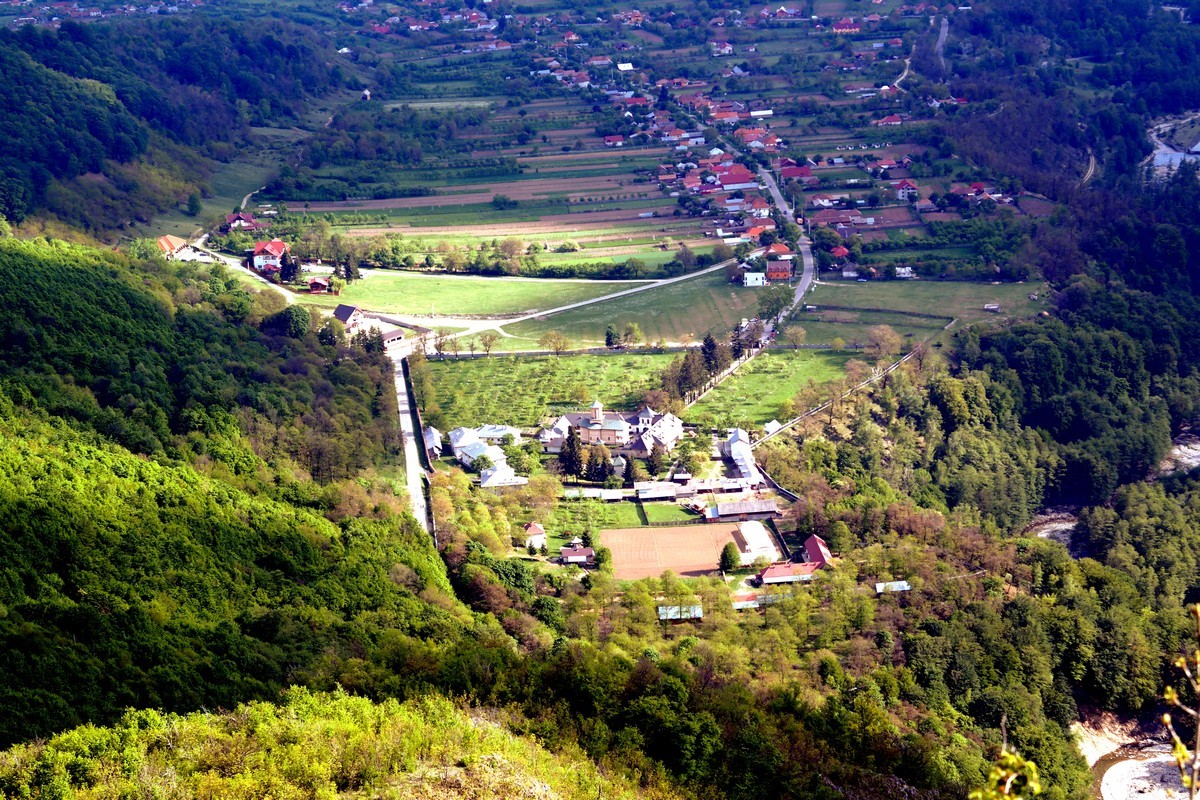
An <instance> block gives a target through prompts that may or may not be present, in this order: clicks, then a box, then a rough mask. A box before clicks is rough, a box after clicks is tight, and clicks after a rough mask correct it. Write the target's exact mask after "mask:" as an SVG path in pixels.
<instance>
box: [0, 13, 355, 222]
mask: <svg viewBox="0 0 1200 800" xmlns="http://www.w3.org/2000/svg"><path fill="white" fill-rule="evenodd" d="M151 40H153V41H154V42H155V43H156V46H155V47H146V46H145V43H146V42H147V41H151ZM328 49H329V47H328V43H327V41H326V40H325V37H324V36H322V35H320V34H318V33H316V32H315V31H314V30H312V29H311V28H307V27H304V26H299V25H295V24H292V23H289V22H286V21H280V20H275V21H274V22H273V23H272V24H271V25H270V26H260V25H252V24H250V23H248V22H245V21H240V20H237V19H234V18H226V17H208V16H204V15H192V16H189V17H188V18H187V19H170V18H166V19H154V20H147V19H130V20H121V21H116V22H105V23H90V24H82V23H77V22H72V21H67V22H64V23H63V24H62V26H61V27H60V28H59V29H57V30H53V29H48V28H36V27H33V26H25V27H22V28H20V29H17V30H8V29H5V30H4V31H0V50H2V51H3V55H0V66H2V67H3V72H4V75H5V76H6V78H7V80H6V81H5V82H4V84H5V85H4V87H3V88H0V118H3V123H0V125H2V126H3V133H4V136H3V137H0V215H3V216H4V217H5V218H6V219H8V220H10V221H13V222H20V221H21V220H23V219H24V218H25V217H26V216H27V215H29V214H32V213H34V212H38V211H50V212H51V213H53V214H54V215H56V216H58V217H59V218H61V219H63V220H64V221H66V222H68V223H70V224H73V225H76V226H79V227H83V228H86V229H88V230H90V231H93V232H95V233H97V234H103V233H104V232H105V231H106V230H110V229H115V228H122V227H124V226H126V225H128V224H129V223H130V222H132V221H141V222H145V221H148V220H149V219H151V218H152V217H153V215H154V214H155V213H158V212H161V211H162V210H164V209H167V208H171V207H174V206H176V205H178V204H179V203H181V202H182V201H183V200H185V199H186V198H187V197H188V195H189V194H191V193H194V192H198V191H202V190H203V189H204V188H205V186H206V179H207V175H208V173H209V172H210V171H211V167H210V166H208V164H207V163H206V161H205V159H204V156H208V157H216V158H224V159H227V158H229V157H231V156H232V155H233V154H234V152H235V149H236V146H237V144H238V143H239V142H241V141H243V139H244V137H245V134H246V132H247V130H248V129H249V126H251V125H266V124H272V123H282V122H287V121H289V120H294V119H295V118H296V117H297V115H299V114H301V113H303V111H304V109H305V102H306V100H307V99H309V98H311V97H313V96H315V95H321V94H323V93H326V92H328V91H329V90H330V89H331V88H334V87H337V86H339V85H341V83H342V82H343V80H344V79H343V76H342V75H341V73H340V71H339V70H337V69H336V68H335V69H330V68H329V67H328V65H327V64H326V61H325V57H326V53H327V52H328Z"/></svg>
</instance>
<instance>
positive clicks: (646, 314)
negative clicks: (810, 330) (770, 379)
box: [501, 270, 758, 350]
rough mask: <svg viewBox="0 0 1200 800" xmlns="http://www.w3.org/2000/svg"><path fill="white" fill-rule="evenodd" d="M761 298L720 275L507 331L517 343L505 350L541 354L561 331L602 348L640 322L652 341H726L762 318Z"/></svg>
mask: <svg viewBox="0 0 1200 800" xmlns="http://www.w3.org/2000/svg"><path fill="white" fill-rule="evenodd" d="M757 307H758V292H757V291H756V290H755V289H746V288H743V287H741V286H739V285H735V284H730V283H729V282H728V281H726V280H725V274H724V272H723V271H721V270H717V271H715V272H710V273H707V274H705V275H700V276H697V277H696V278H693V279H691V280H686V281H680V282H678V283H673V284H670V285H668V286H662V287H658V288H655V289H649V290H647V291H645V292H640V293H638V294H635V295H630V296H628V297H619V298H616V299H613V300H609V301H605V302H602V303H595V304H593V305H590V306H586V307H584V308H578V309H574V310H572V311H565V312H563V313H562V314H556V315H554V316H552V317H547V318H545V319H533V320H527V321H525V322H520V323H517V324H514V325H509V326H506V327H505V331H506V332H507V333H508V334H510V335H511V336H513V337H516V338H513V339H504V340H502V342H501V346H502V347H506V348H507V349H513V350H531V349H536V348H537V340H538V339H539V338H540V337H541V336H542V335H543V334H545V333H546V332H547V331H558V332H560V333H562V334H564V335H565V336H567V337H568V338H570V339H571V340H572V341H573V342H574V343H575V345H576V346H581V347H591V346H598V345H600V344H602V343H603V342H604V331H605V329H606V328H607V327H608V326H609V325H610V324H615V325H618V326H620V325H623V324H624V323H626V322H636V323H637V324H638V325H640V326H641V329H642V333H643V334H644V335H645V337H646V340H647V341H651V342H657V341H659V340H660V339H661V340H663V341H665V342H668V343H670V342H686V341H698V340H700V339H702V338H704V334H706V333H709V332H712V333H713V335H714V336H717V337H719V338H720V337H724V336H726V335H727V334H728V332H729V331H730V330H732V329H733V328H734V327H735V326H737V324H738V323H739V322H741V320H742V319H743V318H745V317H753V316H755V314H756V313H757Z"/></svg>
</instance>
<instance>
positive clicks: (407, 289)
mask: <svg viewBox="0 0 1200 800" xmlns="http://www.w3.org/2000/svg"><path fill="white" fill-rule="evenodd" d="M639 285H641V284H639V283H637V282H630V281H585V280H554V279H538V278H485V277H478V276H472V275H461V276H460V275H422V274H420V273H413V272H387V271H383V270H374V271H372V272H370V273H369V275H368V276H367V277H366V278H364V279H363V280H359V281H354V282H353V283H351V284H350V285H349V286H347V287H346V288H345V289H343V290H342V293H341V295H340V296H337V297H333V296H330V295H311V296H308V295H306V296H304V300H305V302H308V303H311V304H313V305H319V306H326V307H333V306H336V305H338V304H339V303H344V304H347V305H356V306H359V307H361V308H363V309H365V310H367V311H377V312H381V313H388V314H430V315H434V314H436V315H438V316H444V317H454V316H461V315H468V316H496V315H505V314H520V313H522V312H531V311H534V310H537V309H548V308H556V307H558V306H562V305H569V304H570V303H577V302H580V301H582V300H590V299H592V298H596V297H603V296H605V295H608V294H612V293H613V292H619V291H621V290H623V289H631V288H633V287H634V286H639ZM435 322H436V321H435ZM431 324H433V323H431Z"/></svg>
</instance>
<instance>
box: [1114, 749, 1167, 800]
mask: <svg viewBox="0 0 1200 800" xmlns="http://www.w3.org/2000/svg"><path fill="white" fill-rule="evenodd" d="M1092 775H1093V777H1094V778H1095V782H1094V783H1093V784H1092V797H1093V798H1095V800H1167V798H1172V797H1174V798H1179V797H1184V796H1185V794H1184V790H1183V785H1182V784H1181V783H1180V782H1179V769H1178V768H1177V767H1176V766H1175V760H1174V759H1173V758H1172V757H1171V753H1170V750H1169V749H1168V747H1167V745H1166V744H1164V743H1162V742H1143V743H1140V744H1134V745H1126V746H1125V747H1122V748H1120V749H1118V750H1114V751H1113V752H1111V753H1109V754H1108V755H1106V756H1104V757H1103V758H1101V759H1100V760H1099V761H1097V762H1096V763H1095V764H1094V765H1093V766H1092Z"/></svg>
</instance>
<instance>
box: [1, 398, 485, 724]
mask: <svg viewBox="0 0 1200 800" xmlns="http://www.w3.org/2000/svg"><path fill="white" fill-rule="evenodd" d="M371 516H372V515H370V514H367V515H365V516H364V517H362V518H357V519H346V520H344V521H343V522H342V523H341V524H340V525H335V524H334V523H332V522H330V521H329V520H327V519H325V518H323V517H321V516H319V515H318V514H316V513H313V512H311V511H308V510H303V509H299V508H296V507H294V506H291V505H287V504H284V503H280V502H277V501H274V500H270V499H266V498H264V497H261V496H254V495H250V494H247V493H246V492H243V491H241V490H238V489H235V488H232V487H231V486H229V485H227V484H225V483H223V482H221V481H219V480H214V479H211V478H207V477H205V476H202V475H200V474H199V473H197V472H196V471H195V470H193V469H192V468H191V467H187V466H171V465H164V464H162V463H158V462H155V461H152V460H148V459H145V458H142V457H139V456H135V455H133V454H131V453H129V452H128V451H126V450H124V449H122V448H120V447H118V446H115V445H111V444H108V443H106V442H104V441H103V440H101V439H100V437H99V436H97V435H95V434H92V433H79V432H77V431H75V430H73V429H72V428H71V427H69V426H68V425H66V424H64V423H62V422H61V421H53V420H46V419H39V418H35V417H34V416H33V415H30V414H28V413H25V412H23V411H21V410H20V409H18V408H17V407H15V406H14V405H13V404H12V403H11V402H10V401H8V400H7V399H6V398H4V397H3V396H2V395H0V548H2V549H3V552H4V554H5V558H4V568H3V570H0V609H3V613H2V614H0V702H3V704H4V707H5V709H6V713H5V715H4V719H3V722H2V723H0V741H3V742H5V743H9V742H12V741H16V740H21V739H28V738H30V737H33V736H38V735H46V734H48V733H52V732H54V731H56V730H61V729H62V728H63V727H65V726H68V725H74V724H79V723H81V722H84V721H104V720H109V719H112V718H114V717H115V715H117V714H118V713H119V712H120V711H121V710H122V709H124V708H126V707H128V706H131V705H132V706H140V707H145V706H151V707H159V708H165V709H168V710H172V709H179V710H191V709H194V708H197V707H201V706H204V707H226V708H227V707H231V706H233V705H234V704H235V703H237V702H239V701H242V700H247V699H251V698H258V697H273V696H275V695H276V694H277V693H278V692H279V691H280V690H281V689H282V688H283V687H284V686H286V685H287V684H289V683H293V682H297V681H299V682H304V683H306V684H308V685H312V686H317V687H332V685H333V684H334V682H342V683H344V684H347V685H361V684H363V683H366V682H368V680H367V678H366V676H365V672H366V671H367V669H368V667H367V665H366V664H367V662H368V661H370V660H372V659H374V658H378V657H380V655H379V654H380V652H381V651H382V649H383V648H384V647H385V646H386V647H388V648H391V649H392V654H391V656H390V657H391V658H393V659H399V661H396V662H394V663H397V664H402V663H403V661H404V658H405V657H406V656H405V653H408V654H410V655H411V654H412V653H414V652H416V651H420V652H421V653H426V654H428V657H429V658H433V653H435V652H436V651H438V650H439V649H441V648H443V647H449V646H452V645H453V643H454V641H455V640H456V639H457V638H458V637H459V635H460V634H461V632H463V631H464V630H465V629H467V628H468V627H470V626H471V625H472V622H471V619H470V617H469V615H468V614H467V613H466V611H465V610H464V609H463V608H462V607H461V606H459V605H458V604H457V602H456V601H455V600H454V599H453V596H452V594H451V593H450V589H449V584H448V582H447V579H446V574H445V571H444V568H443V566H442V563H441V561H440V559H439V558H438V556H437V553H436V552H435V551H434V549H433V545H432V542H431V541H430V539H429V537H428V536H426V535H425V534H424V532H423V531H422V530H421V529H420V528H419V527H418V526H417V525H416V523H415V521H414V520H413V519H412V518H411V517H410V516H409V515H407V514H405V515H404V516H395V515H389V514H386V513H381V514H377V515H375V516H378V517H379V518H374V519H373V518H371ZM418 639H420V640H422V641H418ZM397 648H400V652H399V653H398V652H396V649H397ZM405 648H407V649H405ZM376 678H377V679H378V680H375V679H376ZM425 680H426V678H423V677H422V676H421V675H419V674H417V673H415V672H413V671H411V670H404V669H398V670H397V672H396V673H394V674H392V675H390V676H388V677H387V679H386V680H385V679H383V678H380V677H379V676H373V678H372V680H371V687H372V688H373V689H386V690H387V691H389V692H390V693H400V694H403V693H404V692H406V691H408V690H410V689H411V688H413V687H417V686H421V685H424V682H425Z"/></svg>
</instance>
